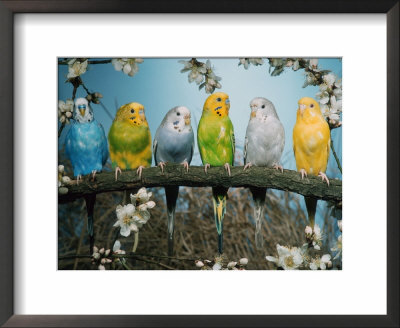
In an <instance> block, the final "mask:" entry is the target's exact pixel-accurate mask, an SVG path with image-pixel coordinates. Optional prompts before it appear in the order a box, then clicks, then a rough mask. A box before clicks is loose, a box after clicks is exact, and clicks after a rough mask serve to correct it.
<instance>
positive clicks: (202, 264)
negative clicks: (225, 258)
mask: <svg viewBox="0 0 400 328" xmlns="http://www.w3.org/2000/svg"><path fill="white" fill-rule="evenodd" d="M195 263H196V266H197V267H198V268H202V267H203V266H204V263H203V262H202V261H200V260H197V261H196V262H195Z"/></svg>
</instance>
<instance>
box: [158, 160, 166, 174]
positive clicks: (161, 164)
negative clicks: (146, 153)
mask: <svg viewBox="0 0 400 328" xmlns="http://www.w3.org/2000/svg"><path fill="white" fill-rule="evenodd" d="M165 165H167V163H166V162H160V163H158V165H157V166H159V167H160V168H161V172H162V173H164V167H165Z"/></svg>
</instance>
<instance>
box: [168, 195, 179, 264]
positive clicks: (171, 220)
mask: <svg viewBox="0 0 400 328" xmlns="http://www.w3.org/2000/svg"><path fill="white" fill-rule="evenodd" d="M178 193H179V187H166V188H165V198H166V199H167V216H168V256H172V255H173V253H174V227H175V208H176V200H177V199H178Z"/></svg>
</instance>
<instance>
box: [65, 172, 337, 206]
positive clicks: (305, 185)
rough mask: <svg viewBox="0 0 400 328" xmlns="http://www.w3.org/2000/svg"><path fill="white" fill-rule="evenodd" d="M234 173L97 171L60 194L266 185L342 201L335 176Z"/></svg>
mask: <svg viewBox="0 0 400 328" xmlns="http://www.w3.org/2000/svg"><path fill="white" fill-rule="evenodd" d="M231 173H232V175H231V176H228V174H227V172H226V171H225V170H224V168H223V167H211V168H210V169H209V170H208V173H207V174H206V173H205V172H204V168H203V167H201V166H191V167H190V168H189V172H186V170H184V168H183V166H182V165H178V164H167V166H166V167H165V169H164V173H162V172H161V170H160V168H158V167H150V168H146V169H144V170H143V173H142V179H139V177H138V175H137V174H136V171H135V170H133V171H122V174H121V175H119V176H118V181H115V175H114V172H102V173H98V174H96V180H95V181H92V179H91V177H90V176H89V175H88V176H86V177H84V178H83V181H81V182H80V183H79V185H77V184H76V181H75V180H74V181H73V183H72V185H68V186H67V188H68V193H67V194H65V195H58V200H59V202H60V203H65V202H70V201H73V200H75V199H76V198H80V197H83V196H85V195H88V194H92V193H96V194H97V193H104V192H111V191H123V190H127V189H128V190H129V189H135V188H140V187H163V186H188V187H215V186H223V187H245V188H247V187H265V188H272V189H279V190H286V191H291V192H295V193H298V194H301V195H303V196H307V197H314V198H317V199H322V200H326V201H333V202H335V203H340V202H341V201H342V181H341V180H336V179H332V180H330V185H329V186H328V185H327V184H326V182H322V180H321V178H319V177H315V176H308V178H305V179H304V180H302V179H301V177H300V174H299V173H298V172H296V171H291V170H284V172H283V173H281V172H280V171H277V170H275V169H270V168H265V167H255V166H253V167H251V168H249V169H248V170H246V171H243V166H239V167H233V168H231Z"/></svg>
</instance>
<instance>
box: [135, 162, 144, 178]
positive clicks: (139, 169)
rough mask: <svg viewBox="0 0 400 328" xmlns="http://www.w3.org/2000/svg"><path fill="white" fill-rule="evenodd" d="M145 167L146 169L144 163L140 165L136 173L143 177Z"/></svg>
mask: <svg viewBox="0 0 400 328" xmlns="http://www.w3.org/2000/svg"><path fill="white" fill-rule="evenodd" d="M143 169H144V166H143V165H140V166H139V167H138V169H137V170H136V174H138V175H139V179H141V178H142V172H143Z"/></svg>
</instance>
